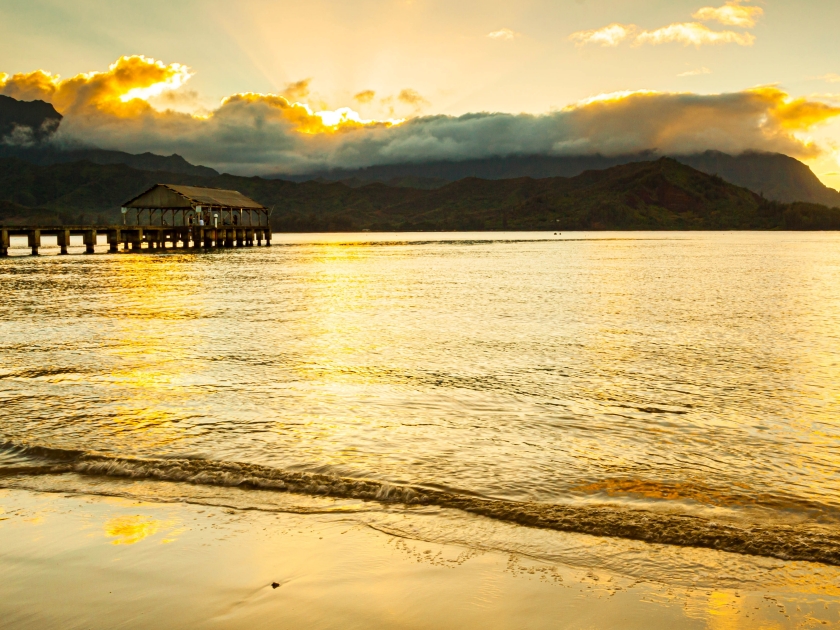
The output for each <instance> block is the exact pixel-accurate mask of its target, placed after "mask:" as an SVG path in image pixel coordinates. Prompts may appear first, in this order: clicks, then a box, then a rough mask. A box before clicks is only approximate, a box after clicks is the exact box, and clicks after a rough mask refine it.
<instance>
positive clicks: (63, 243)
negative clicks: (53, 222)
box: [56, 230, 70, 256]
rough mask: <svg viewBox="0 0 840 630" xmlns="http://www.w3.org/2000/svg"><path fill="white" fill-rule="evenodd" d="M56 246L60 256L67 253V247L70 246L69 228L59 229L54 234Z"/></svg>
mask: <svg viewBox="0 0 840 630" xmlns="http://www.w3.org/2000/svg"><path fill="white" fill-rule="evenodd" d="M56 240H57V241H58V247H59V248H60V253H61V255H62V256H66V255H67V248H68V247H70V230H59V231H58V234H56Z"/></svg>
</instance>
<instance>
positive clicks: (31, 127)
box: [0, 94, 61, 142]
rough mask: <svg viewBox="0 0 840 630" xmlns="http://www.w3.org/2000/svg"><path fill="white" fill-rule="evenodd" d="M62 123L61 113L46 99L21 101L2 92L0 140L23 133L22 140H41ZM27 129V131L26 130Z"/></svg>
mask: <svg viewBox="0 0 840 630" xmlns="http://www.w3.org/2000/svg"><path fill="white" fill-rule="evenodd" d="M59 123H61V114H59V113H58V112H57V111H55V108H54V107H53V106H52V105H50V104H49V103H45V102H44V101H19V100H17V99H14V98H12V97H11V96H4V95H2V94H0V141H3V140H5V139H8V138H10V137H14V134H15V132H16V130H17V131H18V133H21V132H22V133H21V135H20V137H19V138H15V139H16V140H20V141H28V142H40V141H42V140H44V139H46V138H47V137H48V136H50V135H51V134H52V133H54V132H55V130H56V129H57V128H58V125H59ZM24 130H25V131H24Z"/></svg>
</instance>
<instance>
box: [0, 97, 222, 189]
mask: <svg viewBox="0 0 840 630" xmlns="http://www.w3.org/2000/svg"><path fill="white" fill-rule="evenodd" d="M61 120H62V116H61V114H59V113H58V112H57V111H56V110H55V108H54V107H53V106H52V105H50V104H49V103H45V102H44V101H19V100H17V99H14V98H11V97H10V96H3V95H0V157H14V158H18V159H20V160H24V161H26V162H29V163H31V164H38V165H41V166H48V165H50V164H63V163H66V162H79V161H82V160H87V161H88V162H93V163H94V164H125V165H126V166H131V167H132V168H136V169H140V170H147V171H168V172H170V173H186V174H188V175H197V176H199V177H215V176H216V175H218V174H219V173H218V171H215V170H214V169H212V168H209V167H207V166H196V165H194V164H190V163H189V162H187V161H186V160H185V159H184V158H182V157H181V156H180V155H178V154H176V153H173V154H172V155H156V154H154V153H141V154H140V155H135V154H133V153H126V152H124V151H111V150H108V149H97V148H92V147H87V148H78V147H76V148H68V147H64V146H61V145H59V144H56V143H54V142H49V140H50V139H51V138H52V136H53V134H55V132H56V130H57V129H58V127H59V125H60V124H61Z"/></svg>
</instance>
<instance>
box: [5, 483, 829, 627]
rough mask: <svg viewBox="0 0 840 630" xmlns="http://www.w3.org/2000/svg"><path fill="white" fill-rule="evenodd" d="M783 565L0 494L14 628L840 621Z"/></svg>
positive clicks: (320, 517)
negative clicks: (746, 575) (659, 560)
mask: <svg viewBox="0 0 840 630" xmlns="http://www.w3.org/2000/svg"><path fill="white" fill-rule="evenodd" d="M161 485H165V484H161ZM159 491H161V492H165V489H164V490H159ZM551 535H553V536H556V537H558V538H563V537H564V535H563V534H561V533H558V532H552V533H551ZM561 542H562V541H561ZM592 544H593V545H596V544H597V540H596V539H594V538H593V540H592ZM703 553H710V554H717V553H719V552H703ZM778 564H779V567H778V569H779V570H777V571H773V572H769V573H775V574H776V575H775V577H774V576H772V575H770V574H769V573H768V576H767V580H768V587H767V588H764V589H755V588H754V587H753V588H745V589H737V588H725V589H720V588H711V587H708V586H704V585H702V584H697V585H695V586H689V587H685V586H678V585H673V584H671V585H667V584H663V583H658V582H656V581H651V580H644V579H639V578H638V577H634V576H632V575H629V574H622V573H620V572H611V571H605V570H602V569H593V568H590V567H581V566H570V565H567V564H562V563H553V562H547V561H545V560H544V559H535V558H531V557H528V556H527V555H522V554H517V553H505V552H502V551H500V550H493V549H472V548H469V547H465V546H460V545H453V544H438V543H435V542H428V541H422V540H418V539H412V538H411V537H405V536H401V535H396V534H394V533H393V532H391V533H386V532H383V531H379V530H378V529H377V528H376V527H374V526H371V525H370V524H366V523H364V522H363V520H360V519H359V518H357V517H355V516H354V515H353V514H352V513H348V514H342V513H341V512H335V513H329V512H324V513H320V514H319V513H310V514H291V513H283V512H271V511H263V510H254V509H249V510H241V509H234V508H230V507H221V506H210V505H201V504H187V503H182V502H171V503H168V502H150V501H139V500H130V499H127V498H117V497H101V496H93V495H88V494H76V493H70V494H66V493H61V492H57V491H53V492H33V491H30V490H17V489H6V490H2V491H0V618H2V619H3V626H4V627H9V628H185V627H206V628H378V627H381V628H385V627H387V628H465V627H475V628H609V627H621V628H676V627H679V628H721V629H723V628H807V627H825V626H829V627H836V626H837V625H838V623H840V593H838V586H837V582H836V581H833V580H834V579H835V578H836V575H834V573H836V571H833V570H832V569H831V568H830V567H820V566H819V565H809V564H808V563H799V564H796V563H792V564H791V563H788V564H787V565H786V566H785V563H778ZM781 576H784V577H782V579H781V580H780V579H779V577H781ZM832 581H833V583H832Z"/></svg>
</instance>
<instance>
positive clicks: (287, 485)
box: [0, 232, 840, 581]
mask: <svg viewBox="0 0 840 630" xmlns="http://www.w3.org/2000/svg"><path fill="white" fill-rule="evenodd" d="M45 240H46V239H45ZM12 245H13V249H12V251H11V253H12V254H13V255H12V256H11V257H9V258H7V259H0V296H2V300H0V487H18V488H33V489H36V490H47V491H61V492H89V493H99V494H117V495H125V496H142V497H144V498H152V499H159V500H179V501H180V500H185V501H193V502H209V503H214V502H215V503H218V504H231V505H235V506H237V507H243V508H251V509H266V510H286V511H301V512H307V511H310V512H323V511H334V512H340V513H343V514H347V517H348V518H357V519H362V520H365V521H366V522H368V523H370V524H371V525H372V526H376V527H380V528H383V529H386V530H388V529H390V530H394V529H399V528H400V527H402V528H403V529H402V530H401V531H402V533H406V531H408V530H410V531H408V533H409V534H410V535H414V536H417V537H426V538H430V539H435V540H449V541H454V542H457V543H458V544H465V545H474V546H476V547H482V546H485V547H498V548H509V549H512V550H523V549H525V550H527V552H528V553H529V554H531V555H534V556H540V555H544V556H546V557H557V556H558V554H559V555H560V556H562V557H563V558H564V559H566V560H568V561H575V559H576V561H578V562H580V563H592V562H595V561H596V560H595V559H594V558H593V556H592V553H593V552H592V548H593V545H595V546H598V545H601V547H600V548H601V550H602V552H599V553H600V556H599V558H600V560H598V561H603V562H605V563H607V564H610V563H612V565H613V566H615V567H623V568H624V569H625V570H628V571H633V570H638V571H640V572H642V573H645V574H646V575H647V576H650V575H654V577H656V574H657V572H658V573H659V574H660V577H663V579H664V577H667V576H668V575H671V576H672V577H673V576H674V575H677V574H679V575H682V576H683V577H684V578H685V579H686V580H688V581H690V580H691V579H693V578H691V577H690V576H691V575H694V574H696V573H697V571H699V570H700V569H698V566H700V565H702V564H704V563H705V564H706V565H709V566H711V565H715V566H714V567H713V569H714V570H712V569H708V567H707V569H708V571H710V572H711V573H709V575H710V576H712V575H713V574H714V575H716V576H717V577H715V578H714V579H722V578H721V575H723V573H726V575H729V576H730V577H731V579H746V578H745V577H744V576H745V575H746V574H747V572H748V571H747V568H745V567H746V565H745V564H744V563H747V564H750V563H752V564H750V567H751V568H750V569H749V570H750V571H761V570H764V569H762V567H764V568H765V569H766V568H767V567H768V566H769V567H775V568H776V569H778V567H780V566H782V564H780V563H784V562H788V563H789V562H791V561H792V562H798V563H805V564H806V565H808V566H812V568H813V567H834V566H837V565H840V388H839V387H838V383H840V234H837V233H731V232H730V233H656V232H648V233H641V232H637V233H563V234H559V235H556V234H553V233H474V234H466V233H461V234H439V233H435V234H431V233H429V234H370V233H365V234H333V235H276V236H275V240H274V243H273V246H272V247H271V248H250V249H236V250H218V251H212V252H208V253H192V252H189V253H185V252H183V251H180V250H174V251H170V252H168V253H142V254H129V253H120V254H106V253H104V251H105V247H104V246H103V247H101V248H100V250H101V251H102V252H103V253H99V254H97V255H93V256H84V255H81V254H80V255H71V256H63V257H61V256H54V255H51V254H55V253H57V249H53V248H51V247H49V246H47V247H44V248H42V253H43V254H45V255H42V256H39V257H29V256H26V255H25V254H27V253H28V250H27V249H26V248H25V245H26V243H25V242H24V241H22V240H21V241H14V240H13V243H12ZM76 251H77V252H78V251H79V250H76ZM426 516H428V517H429V518H424V517H426ZM401 519H402V520H401ZM409 521H411V523H412V524H411V525H410V526H409V525H400V523H403V522H409ZM406 528H408V530H407V529H406ZM555 534H557V535H560V534H562V535H563V536H566V537H565V538H562V537H561V538H558V537H557V535H555ZM552 536H554V537H553V538H552ZM575 541H576V542H575ZM587 541H588V542H587ZM604 549H608V552H605V551H603V550H604ZM698 550H705V551H703V553H706V554H707V555H706V556H703V558H704V559H703V560H700V559H698V558H700V556H698V555H697V554H698V553H700V552H699V551H698ZM708 553H713V554H717V555H714V558H716V559H715V560H714V561H711V560H709V558H710V557H712V556H709V555H708ZM564 554H565V555H564ZM692 554H694V555H692ZM607 557H608V558H609V559H608V560H604V558H607ZM666 558H667V560H666ZM733 563H734V564H733ZM767 563H770V564H769V565H768V564H767ZM774 563H775V564H774ZM785 566H788V565H785ZM633 567H636V569H634V568H633ZM721 567H723V568H721ZM733 567H736V568H733ZM704 570H706V569H704ZM820 570H823V569H820ZM826 570H828V569H826ZM831 570H833V569H831ZM715 571H716V572H717V573H714V572H715ZM722 571H723V573H721V572H722ZM669 572H670V573H669ZM733 572H734V573H735V574H737V576H736V577H733V575H734V574H733ZM832 575H833V574H832ZM710 579H712V578H711V577H710ZM826 579H828V578H826ZM831 579H834V578H831Z"/></svg>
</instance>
